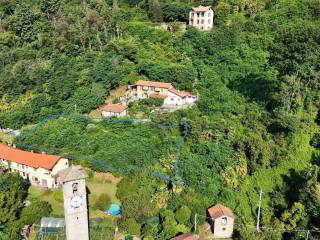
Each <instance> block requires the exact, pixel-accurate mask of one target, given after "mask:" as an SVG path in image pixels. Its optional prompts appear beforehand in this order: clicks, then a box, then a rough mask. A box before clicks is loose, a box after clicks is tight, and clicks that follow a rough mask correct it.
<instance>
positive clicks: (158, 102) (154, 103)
mask: <svg viewBox="0 0 320 240" xmlns="http://www.w3.org/2000/svg"><path fill="white" fill-rule="evenodd" d="M140 104H141V105H144V106H148V107H160V106H162V104H163V99H162V98H153V97H151V98H146V99H142V100H141V101H140Z"/></svg>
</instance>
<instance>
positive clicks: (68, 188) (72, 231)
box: [59, 166, 89, 240]
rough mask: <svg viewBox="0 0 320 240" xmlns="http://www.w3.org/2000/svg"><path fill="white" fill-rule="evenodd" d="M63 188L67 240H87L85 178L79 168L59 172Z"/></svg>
mask: <svg viewBox="0 0 320 240" xmlns="http://www.w3.org/2000/svg"><path fill="white" fill-rule="evenodd" d="M59 177H60V182H61V184H62V186H63V199H64V217H65V222H66V236H67V240H89V227H88V225H89V224H88V209H87V192H86V180H85V179H86V178H87V175H86V173H85V171H84V169H83V168H82V167H81V166H71V167H69V168H67V169H64V170H62V171H60V172H59Z"/></svg>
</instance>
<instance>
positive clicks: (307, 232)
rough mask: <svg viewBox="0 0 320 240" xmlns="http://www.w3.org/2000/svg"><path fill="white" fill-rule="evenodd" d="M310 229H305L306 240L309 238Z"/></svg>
mask: <svg viewBox="0 0 320 240" xmlns="http://www.w3.org/2000/svg"><path fill="white" fill-rule="evenodd" d="M309 235H310V230H308V231H307V236H306V240H309Z"/></svg>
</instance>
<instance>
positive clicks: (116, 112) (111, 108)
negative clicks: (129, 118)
mask: <svg viewBox="0 0 320 240" xmlns="http://www.w3.org/2000/svg"><path fill="white" fill-rule="evenodd" d="M101 114H102V116H104V117H113V116H115V117H124V116H126V115H127V114H128V106H127V105H125V104H121V103H118V104H112V103H108V104H107V105H105V106H103V107H102V108H101Z"/></svg>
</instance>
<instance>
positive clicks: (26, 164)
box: [0, 144, 69, 188]
mask: <svg viewBox="0 0 320 240" xmlns="http://www.w3.org/2000/svg"><path fill="white" fill-rule="evenodd" d="M0 166H2V167H4V168H7V169H8V170H10V171H11V172H18V173H19V174H20V175H21V176H22V177H23V178H24V179H25V180H26V181H28V182H29V183H30V184H31V185H34V186H39V187H44V188H57V187H59V182H58V177H59V175H58V172H59V171H60V170H63V169H65V168H68V167H69V163H68V159H66V158H62V157H60V156H57V155H48V154H45V153H33V152H27V151H23V150H20V149H17V148H16V147H15V146H9V145H6V144H0Z"/></svg>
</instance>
